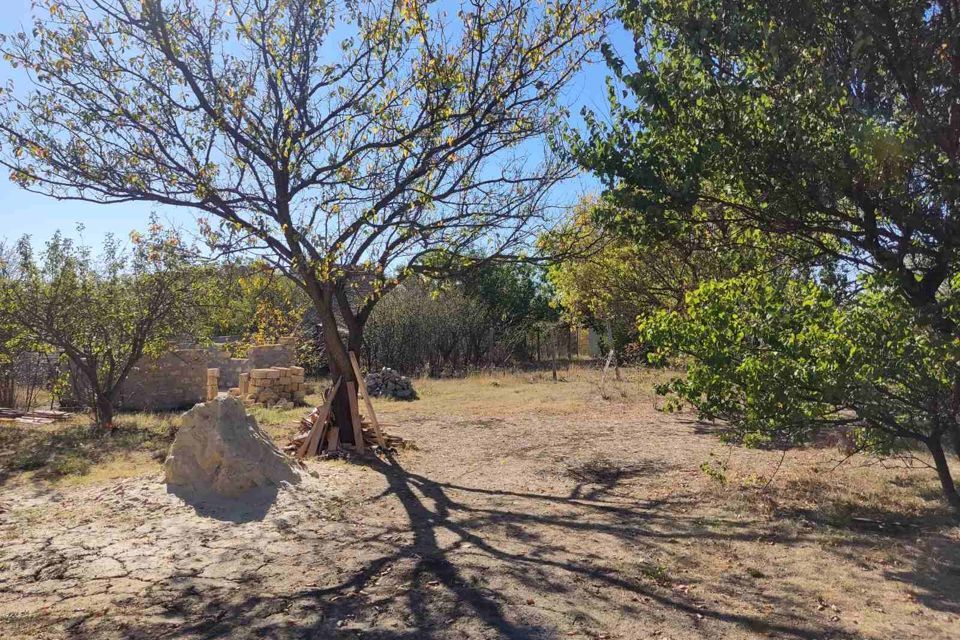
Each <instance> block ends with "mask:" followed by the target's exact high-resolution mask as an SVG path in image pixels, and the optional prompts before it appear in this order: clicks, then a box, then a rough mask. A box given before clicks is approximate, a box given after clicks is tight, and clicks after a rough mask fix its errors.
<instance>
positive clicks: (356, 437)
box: [347, 382, 364, 453]
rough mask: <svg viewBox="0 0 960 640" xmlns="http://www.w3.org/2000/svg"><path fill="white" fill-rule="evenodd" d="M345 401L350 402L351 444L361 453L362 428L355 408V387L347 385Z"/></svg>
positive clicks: (358, 412) (349, 383)
mask: <svg viewBox="0 0 960 640" xmlns="http://www.w3.org/2000/svg"><path fill="white" fill-rule="evenodd" d="M347 399H349V400H350V422H351V423H352V424H353V443H354V446H355V447H356V448H357V453H363V449H364V446H363V426H362V425H361V424H360V409H359V407H357V386H356V385H355V384H353V383H352V382H348V383H347Z"/></svg>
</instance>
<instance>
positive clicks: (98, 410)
mask: <svg viewBox="0 0 960 640" xmlns="http://www.w3.org/2000/svg"><path fill="white" fill-rule="evenodd" d="M93 415H94V420H95V421H96V423H97V426H98V427H103V428H106V429H112V428H113V400H111V399H110V398H108V397H106V396H104V395H101V394H97V395H96V397H95V400H94V404H93Z"/></svg>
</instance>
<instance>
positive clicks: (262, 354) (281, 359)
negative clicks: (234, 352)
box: [244, 340, 294, 373]
mask: <svg viewBox="0 0 960 640" xmlns="http://www.w3.org/2000/svg"><path fill="white" fill-rule="evenodd" d="M293 356H294V344H293V342H292V341H289V340H285V341H283V342H281V343H280V344H260V345H256V346H252V347H250V349H249V350H248V351H247V359H248V360H249V361H250V369H248V371H252V370H253V369H269V368H270V367H290V366H292V365H293ZM244 373H246V372H244Z"/></svg>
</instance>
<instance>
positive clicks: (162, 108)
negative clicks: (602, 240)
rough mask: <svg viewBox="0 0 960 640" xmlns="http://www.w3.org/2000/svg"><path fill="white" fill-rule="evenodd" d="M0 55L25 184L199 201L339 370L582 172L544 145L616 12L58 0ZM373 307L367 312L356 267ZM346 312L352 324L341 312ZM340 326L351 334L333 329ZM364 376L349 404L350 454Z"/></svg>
mask: <svg viewBox="0 0 960 640" xmlns="http://www.w3.org/2000/svg"><path fill="white" fill-rule="evenodd" d="M39 4H41V5H45V9H46V10H48V11H49V16H50V17H46V16H45V17H44V18H43V19H38V20H37V22H36V24H35V25H34V28H33V29H32V35H29V34H17V35H15V36H12V37H8V38H6V39H5V40H4V42H3V44H2V45H0V51H2V52H3V54H4V56H5V57H6V59H7V60H8V61H10V62H11V63H12V64H14V65H17V66H22V67H24V68H25V69H26V70H27V73H28V74H29V77H30V80H31V83H32V85H33V89H34V90H33V91H32V92H30V93H28V94H21V93H18V92H16V91H14V92H9V91H4V92H3V94H2V101H0V102H2V106H3V109H4V113H3V115H2V117H0V132H2V133H3V134H4V136H5V138H6V143H7V144H6V145H5V147H4V151H5V153H4V154H3V158H2V160H0V161H2V162H3V163H4V164H5V165H6V166H7V167H9V168H10V169H11V171H12V175H13V178H14V180H16V181H17V182H18V183H19V184H21V185H22V186H23V187H25V188H27V189H32V190H37V191H40V192H43V193H47V194H50V195H53V196H56V197H71V198H82V199H85V200H90V201H94V202H126V201H130V200H139V201H147V202H154V203H158V204H162V205H166V206H175V207H186V208H189V209H192V210H194V211H196V212H197V213H199V214H201V215H203V216H205V217H206V218H207V219H209V220H212V221H215V222H219V223H221V224H209V226H208V231H209V233H210V238H211V241H212V242H214V243H215V244H217V245H220V246H223V247H225V248H235V247H237V246H238V245H239V246H244V247H249V248H252V249H259V250H261V251H262V252H263V255H264V256H265V257H266V258H267V259H269V260H270V261H271V262H272V263H273V264H274V265H275V266H277V267H278V268H279V269H280V270H281V271H283V272H284V273H285V274H286V275H287V276H288V277H290V278H292V279H293V280H294V281H295V282H296V283H297V284H298V285H299V286H300V287H301V288H303V290H304V291H306V293H307V295H308V296H309V297H310V300H311V302H312V303H313V305H314V306H315V308H316V311H317V314H318V317H319V320H320V322H321V323H322V325H323V336H324V342H325V347H326V353H327V358H328V360H329V362H330V367H331V369H332V371H333V374H334V375H335V376H343V377H344V378H345V380H348V381H349V380H352V379H353V378H354V375H353V373H352V370H351V367H350V363H349V359H348V351H349V350H353V351H359V350H360V347H361V343H362V340H363V328H364V325H365V323H366V321H367V319H368V318H369V316H370V312H371V311H372V310H373V307H374V305H375V304H376V303H377V301H378V300H379V299H380V298H381V297H382V296H383V294H384V293H386V292H387V291H389V290H390V289H391V288H393V287H395V286H396V285H397V284H398V283H399V282H400V281H402V280H403V279H404V278H406V277H407V276H409V275H410V274H412V273H416V272H428V271H429V272H430V273H431V274H434V275H440V274H444V273H448V272H449V270H450V269H451V268H452V267H454V266H456V267H457V268H460V267H462V266H463V264H464V263H462V262H461V261H459V260H456V261H453V262H451V263H448V264H445V263H444V262H443V261H439V260H432V261H429V262H430V266H429V267H428V266H427V262H428V259H429V258H431V257H432V256H435V255H436V254H437V252H443V253H444V254H445V255H450V256H454V257H456V256H462V255H465V254H468V253H469V254H475V253H478V254H480V255H482V256H483V257H484V259H488V260H489V259H495V258H499V257H508V256H515V255H517V254H518V253H521V252H522V251H524V250H525V249H527V248H529V244H530V243H529V242H528V241H529V240H530V238H531V237H532V236H535V234H536V233H537V231H538V230H539V228H541V227H542V225H544V224H548V223H549V219H550V215H549V213H550V203H551V196H550V193H551V189H552V187H553V186H554V185H555V184H556V183H557V182H558V181H559V180H562V179H564V178H566V177H568V176H570V175H571V169H570V167H569V166H568V165H566V164H565V163H561V162H558V161H556V160H555V159H553V158H551V157H550V156H549V154H547V153H546V152H545V150H544V144H543V141H544V139H545V138H546V136H548V135H549V134H551V133H552V132H553V130H554V128H555V126H556V119H557V117H558V116H559V115H560V113H562V109H561V108H560V104H559V101H560V98H561V96H562V91H563V88H564V86H565V85H566V84H567V81H568V80H569V79H570V78H571V77H573V76H574V74H576V73H577V70H578V67H579V65H580V63H581V62H582V61H583V60H584V59H585V57H586V56H587V55H589V54H590V52H591V51H592V50H593V38H592V34H593V33H594V32H595V31H596V30H597V29H598V28H599V27H600V26H601V24H602V20H601V16H600V15H599V14H598V12H596V11H594V10H593V8H592V7H591V5H590V3H589V2H588V1H587V0H545V1H544V2H543V3H532V2H527V1H526V0H468V1H465V2H463V3H462V5H461V6H460V7H459V9H458V10H457V12H456V17H455V18H451V17H450V16H449V15H447V14H446V13H445V12H444V11H443V10H442V8H441V7H440V6H438V5H439V3H429V2H424V1H422V0H377V1H374V2H343V3H341V2H327V1H325V0H210V1H209V2H204V3H199V2H196V1H194V0H184V1H181V2H162V1H161V0H56V1H52V0H46V1H41V2H40V3H39ZM358 271H360V272H363V273H367V274H369V275H370V280H372V283H371V285H372V286H371V287H370V290H371V292H370V293H369V294H368V295H364V296H362V297H359V299H356V298H355V299H354V300H353V301H351V296H350V295H349V294H348V292H349V289H350V287H351V280H350V274H355V273H357V272H358ZM335 312H337V313H335ZM338 317H339V318H340V319H341V320H342V323H343V324H344V326H345V328H346V330H347V339H346V340H343V339H342V337H341V335H340V332H339V331H338V329H337V322H338V320H337V318H338ZM346 389H347V385H341V386H340V392H339V393H338V395H337V397H336V398H335V400H334V412H335V415H336V416H337V419H338V421H344V422H342V425H341V426H342V428H341V429H340V434H341V436H342V437H343V438H344V439H345V440H346V441H347V442H352V438H353V436H352V433H353V430H352V429H350V428H349V426H348V421H349V416H350V411H349V401H348V399H347V396H346V394H347V391H346Z"/></svg>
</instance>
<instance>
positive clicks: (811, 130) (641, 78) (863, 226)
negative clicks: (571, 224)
mask: <svg viewBox="0 0 960 640" xmlns="http://www.w3.org/2000/svg"><path fill="white" fill-rule="evenodd" d="M620 17H621V19H622V20H623V23H624V25H625V26H626V28H627V29H628V30H629V31H630V32H631V33H632V34H633V39H634V43H635V47H634V50H635V51H636V56H635V58H634V59H633V60H626V59H624V58H621V57H620V56H618V55H617V54H616V53H615V52H614V51H613V50H612V49H607V51H606V56H607V60H608V63H609V65H610V68H611V69H612V71H613V73H614V78H613V80H612V81H611V83H610V90H609V101H610V105H611V110H612V118H611V119H610V121H609V124H606V123H605V122H604V121H603V120H601V119H600V118H597V117H593V116H591V115H590V114H587V115H588V129H589V132H588V134H587V135H586V136H585V137H581V136H578V135H574V136H573V143H574V144H573V146H574V153H575V155H576V156H577V157H578V158H579V160H580V161H581V162H582V163H583V164H584V165H585V166H586V167H588V168H590V169H591V170H593V171H595V172H596V173H597V174H598V175H600V176H601V177H602V179H603V180H604V183H605V185H606V186H607V187H608V191H607V193H606V198H607V201H608V202H611V203H614V204H616V205H617V206H614V207H609V208H607V209H606V210H605V212H604V214H605V215H604V220H605V222H606V223H607V224H609V225H611V226H616V227H617V228H620V229H622V230H625V231H626V232H628V233H630V234H631V235H632V236H633V237H635V238H639V239H641V240H643V241H647V240H650V239H656V238H660V237H665V236H667V237H669V236H673V237H676V236H677V235H678V234H682V233H684V232H685V231H686V230H687V229H688V228H689V226H690V224H693V223H696V210H697V207H702V208H706V209H708V210H709V211H710V214H711V216H712V217H714V218H717V217H719V218H722V219H725V220H729V221H736V222H737V223H738V224H740V225H741V227H743V228H755V229H759V230H761V231H764V232H766V233H774V234H786V235H788V236H790V237H792V238H794V239H795V241H797V242H806V243H808V244H810V245H812V246H814V247H816V248H818V249H820V250H824V251H827V252H830V253H833V254H835V255H836V256H839V257H840V258H842V260H843V261H844V262H845V263H846V265H847V268H848V269H863V268H866V269H871V270H881V271H883V272H885V273H887V274H889V275H890V276H891V278H892V280H891V283H892V284H893V285H895V286H896V287H898V288H899V289H900V290H901V291H902V293H903V295H904V296H905V297H906V299H907V300H908V301H909V303H910V304H911V305H913V306H914V307H916V308H918V309H922V310H923V314H924V317H923V318H921V319H922V320H923V321H924V322H931V323H934V324H936V325H938V326H939V327H940V328H941V329H942V330H944V331H946V332H953V331H954V327H953V324H952V321H951V320H950V319H949V318H947V317H946V316H945V315H944V313H943V312H942V310H943V306H942V304H941V300H940V299H939V296H940V295H941V294H942V292H943V288H942V285H943V284H944V283H946V282H949V281H950V280H951V278H952V277H953V274H955V273H956V264H957V260H956V253H955V252H956V247H957V246H960V243H958V240H960V190H958V188H957V184H960V142H958V140H960V120H958V118H957V116H956V115H955V114H956V113H957V112H958V111H957V110H958V109H960V107H958V106H957V100H958V98H957V96H958V95H960V74H957V72H956V62H955V61H956V60H957V59H960V36H958V34H960V15H958V12H957V11H956V8H955V7H953V6H952V4H951V3H948V2H942V1H937V0H931V1H925V2H914V1H911V0H882V1H880V2H866V1H859V2H847V1H839V0H817V1H815V2H794V1H793V0H774V1H772V2H766V1H764V2H754V1H743V0H703V1H697V2H675V1H674V0H624V1H623V2H621V4H620ZM825 239H829V240H830V241H829V242H825Z"/></svg>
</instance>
